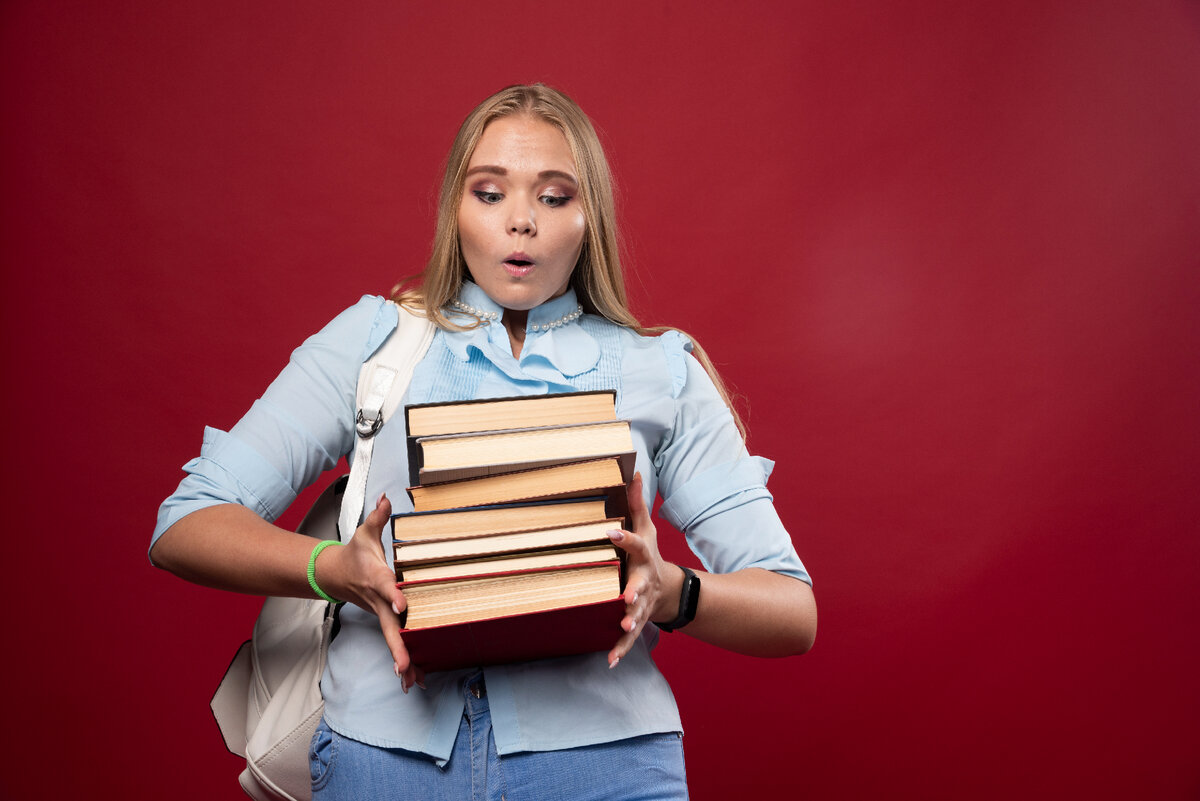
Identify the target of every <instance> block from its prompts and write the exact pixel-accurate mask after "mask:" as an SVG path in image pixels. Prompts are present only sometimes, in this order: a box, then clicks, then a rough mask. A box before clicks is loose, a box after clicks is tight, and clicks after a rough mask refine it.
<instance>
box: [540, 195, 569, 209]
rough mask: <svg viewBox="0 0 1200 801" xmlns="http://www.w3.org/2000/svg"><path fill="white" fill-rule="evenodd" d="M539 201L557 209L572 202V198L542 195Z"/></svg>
mask: <svg viewBox="0 0 1200 801" xmlns="http://www.w3.org/2000/svg"><path fill="white" fill-rule="evenodd" d="M538 200H540V201H542V203H544V204H545V205H547V206H549V207H550V208H552V209H557V208H559V207H560V206H565V205H567V204H568V203H570V202H571V198H569V197H567V196H566V195H542V196H541V197H540V198H538Z"/></svg>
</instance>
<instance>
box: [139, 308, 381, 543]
mask: <svg viewBox="0 0 1200 801" xmlns="http://www.w3.org/2000/svg"><path fill="white" fill-rule="evenodd" d="M395 322H396V313H395V309H394V307H392V306H391V304H387V303H386V302H385V301H384V300H383V299H382V298H379V297H373V296H367V297H364V298H362V299H361V300H360V301H359V302H358V303H357V304H355V305H354V306H352V307H350V308H349V309H347V310H346V311H344V312H342V313H341V314H340V315H338V316H337V317H336V318H335V319H334V320H333V321H332V322H330V323H329V324H328V325H327V326H325V327H324V328H323V329H321V331H319V332H318V333H316V334H314V335H313V336H311V337H309V338H308V339H307V340H305V342H304V343H303V344H302V345H301V346H300V347H299V348H297V349H296V350H295V351H293V353H292V356H291V359H290V360H289V361H288V364H287V366H286V367H284V369H283V371H282V372H281V373H280V374H279V376H278V377H277V378H276V379H275V380H274V381H273V382H272V383H271V385H270V386H269V387H268V388H267V390H266V391H265V392H264V393H263V395H262V397H261V398H259V399H258V400H256V401H255V402H254V405H253V406H251V408H250V410H249V411H248V412H247V413H246V415H245V416H244V417H243V418H242V419H241V420H239V421H238V423H237V424H236V425H235V426H234V427H233V428H232V429H230V430H229V431H228V432H225V431H221V430H219V429H216V428H206V429H205V431H204V440H203V444H202V445H201V449H200V455H199V456H198V457H197V458H195V459H192V460H191V461H190V462H188V463H187V464H186V465H184V467H183V469H184V472H185V473H186V474H187V475H186V477H185V478H184V479H183V481H182V482H180V484H179V487H178V488H177V489H176V491H175V492H174V494H172V495H171V497H169V498H167V500H166V501H164V502H163V504H162V506H161V507H159V511H158V521H157V524H156V525H155V528H154V536H153V538H152V539H151V542H150V546H151V548H153V547H154V543H155V542H157V541H158V538H159V537H161V536H162V534H163V532H165V531H166V530H167V529H168V528H170V527H171V526H172V525H174V524H175V523H177V522H178V521H179V520H180V519H182V518H183V517H185V516H186V515H188V514H190V513H192V512H195V511H197V510H199V509H203V508H205V507H208V506H215V505H217V504H223V503H236V504H240V505H242V506H245V507H246V508H248V509H250V510H252V511H253V512H255V513H256V514H258V515H259V516H261V517H263V518H264V519H266V520H269V521H274V520H275V519H277V518H278V517H279V516H280V515H281V514H283V512H284V510H286V509H287V507H288V506H289V505H290V504H291V503H292V501H294V500H295V499H296V495H297V494H298V493H299V492H300V490H302V489H303V488H304V487H306V486H308V485H309V484H311V483H312V482H313V481H315V480H316V479H317V477H319V476H320V475H321V473H322V472H324V471H326V470H328V469H330V468H332V467H333V466H334V465H335V464H336V463H337V460H338V459H339V458H341V457H342V456H343V455H344V454H346V453H347V452H348V451H349V450H350V447H351V445H352V444H353V438H354V435H353V431H352V425H353V419H354V414H353V411H354V403H355V390H356V386H357V383H358V372H359V368H360V367H361V365H362V363H363V361H365V360H366V359H367V358H368V357H369V356H370V355H371V353H373V352H374V351H375V349H376V348H377V347H378V346H379V344H380V343H382V342H383V340H384V339H386V338H387V336H388V335H389V334H390V333H391V331H392V330H393V329H394V328H395Z"/></svg>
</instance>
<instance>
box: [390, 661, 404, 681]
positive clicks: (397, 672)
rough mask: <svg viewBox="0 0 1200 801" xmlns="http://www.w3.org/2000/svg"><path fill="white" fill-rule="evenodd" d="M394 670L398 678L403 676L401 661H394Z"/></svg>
mask: <svg viewBox="0 0 1200 801" xmlns="http://www.w3.org/2000/svg"><path fill="white" fill-rule="evenodd" d="M392 672H393V673H395V674H396V678H398V679H400V678H403V677H402V676H401V675H400V663H399V662H393V663H392Z"/></svg>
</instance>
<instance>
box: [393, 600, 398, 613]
mask: <svg viewBox="0 0 1200 801" xmlns="http://www.w3.org/2000/svg"><path fill="white" fill-rule="evenodd" d="M392 611H393V612H395V613H396V614H397V615H398V614H400V604H398V603H396V602H395V601H392Z"/></svg>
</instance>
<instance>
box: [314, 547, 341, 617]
mask: <svg viewBox="0 0 1200 801" xmlns="http://www.w3.org/2000/svg"><path fill="white" fill-rule="evenodd" d="M330 545H341V543H340V542H338V541H337V540H324V541H322V542H318V543H317V547H316V548H313V552H312V556H310V557H308V585H309V586H310V587H312V588H313V592H315V593H316V594H317V595H319V596H320V597H322V598H324V599H325V600H326V601H329V603H331V604H340V603H341V601H339V600H338V599H337V598H334V597H333V596H332V595H330V594H329V593H327V592H325V590H323V589H321V588H320V587H319V586H317V557H318V556H320V555H321V551H323V550H325V549H326V548H328V547H329V546H330Z"/></svg>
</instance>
